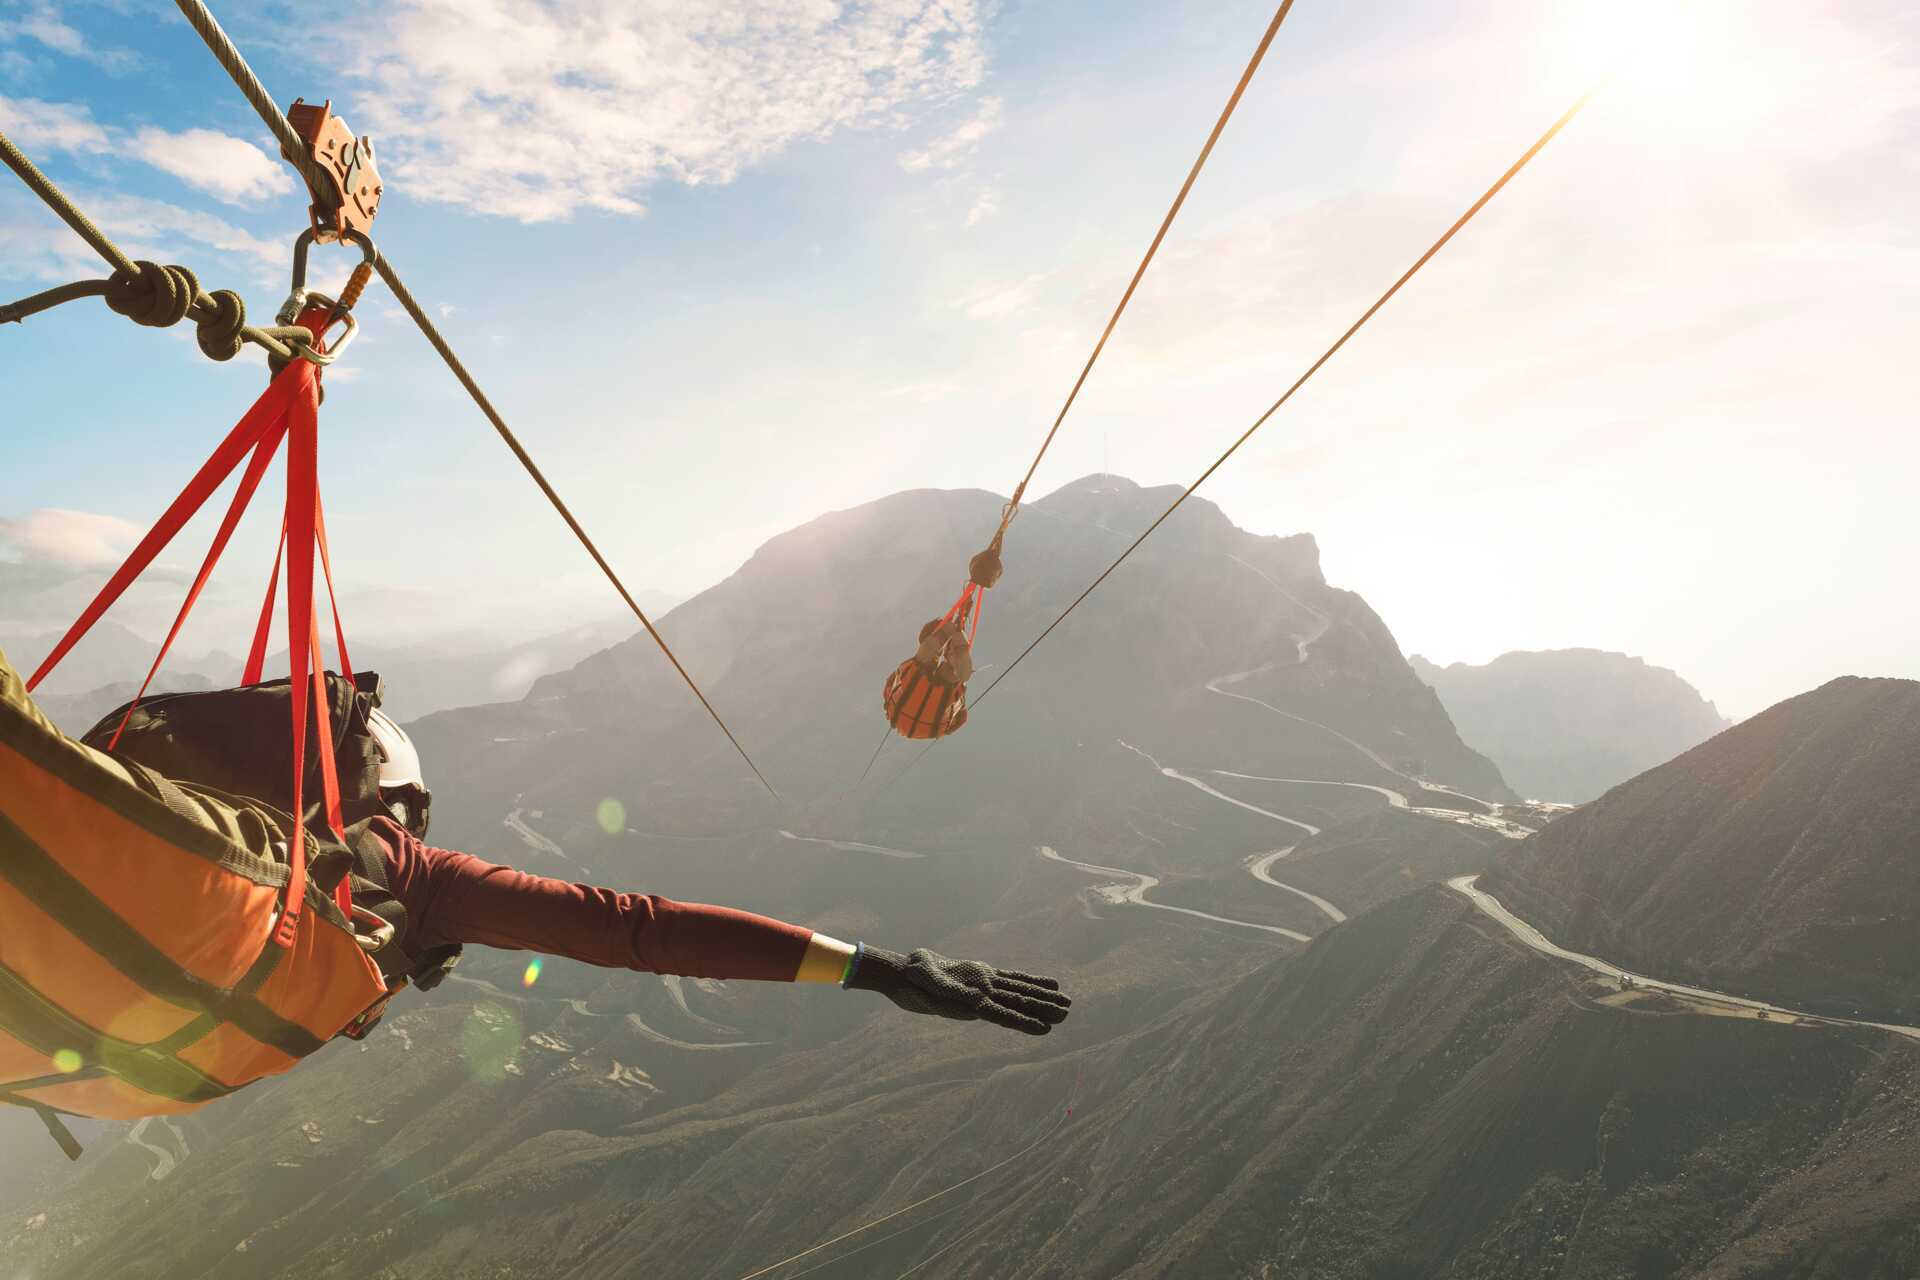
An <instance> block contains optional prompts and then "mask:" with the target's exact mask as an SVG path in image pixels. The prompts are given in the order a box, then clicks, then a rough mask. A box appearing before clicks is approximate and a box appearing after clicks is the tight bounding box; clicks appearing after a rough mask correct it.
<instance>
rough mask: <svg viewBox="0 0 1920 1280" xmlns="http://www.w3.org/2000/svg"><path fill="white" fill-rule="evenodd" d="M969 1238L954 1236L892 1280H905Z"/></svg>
mask: <svg viewBox="0 0 1920 1280" xmlns="http://www.w3.org/2000/svg"><path fill="white" fill-rule="evenodd" d="M969 1238H970V1237H968V1236H964V1235H959V1236H955V1237H954V1238H953V1239H952V1240H949V1241H948V1242H947V1243H946V1244H943V1245H941V1246H940V1247H939V1248H938V1249H935V1250H934V1251H933V1252H932V1253H930V1254H928V1255H927V1256H926V1257H924V1258H922V1259H920V1261H918V1262H916V1263H914V1264H913V1265H912V1266H910V1267H908V1268H907V1269H906V1270H905V1271H902V1272H901V1273H900V1274H899V1275H897V1276H895V1277H894V1278H893V1280H907V1277H908V1276H910V1275H912V1274H913V1273H914V1272H916V1271H918V1270H919V1269H920V1268H922V1267H924V1266H926V1265H927V1264H928V1263H929V1262H934V1261H936V1260H938V1259H939V1257H940V1256H941V1255H942V1254H944V1253H946V1252H947V1251H949V1250H951V1249H953V1248H955V1247H956V1246H958V1245H960V1244H962V1243H964V1242H965V1241H966V1240H968V1239H969Z"/></svg>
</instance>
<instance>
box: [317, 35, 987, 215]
mask: <svg viewBox="0 0 1920 1280" xmlns="http://www.w3.org/2000/svg"><path fill="white" fill-rule="evenodd" d="M988 7H989V6H988V4H987V3H985V2H984V0H864V2H861V0H856V2H854V3H846V4H827V3H809V4H796V3H793V2H792V0H733V2H732V3H726V4H714V5H705V6H689V5H681V4H650V5H644V6H637V5H630V4H615V3H610V2H608V0H405V2H403V3H399V4H395V5H392V6H388V7H386V8H384V9H382V10H378V11H372V10H370V11H368V12H367V16H366V21H367V22H371V23H374V24H376V29H375V30H374V31H373V32H371V33H367V32H365V31H363V30H362V29H360V28H358V27H356V38H355V39H354V41H353V43H352V44H351V46H350V47H348V46H345V45H343V46H342V47H341V50H340V55H339V56H340V60H341V63H342V65H343V66H347V67H351V68H353V69H355V70H364V74H365V75H366V76H367V78H368V79H369V80H370V81H371V82H372V87H373V88H374V89H375V90H376V92H375V93H373V94H371V95H369V97H368V99H367V104H366V107H365V108H364V110H365V111H366V119H365V123H364V124H359V122H358V121H356V124H358V125H359V127H361V128H365V129H368V130H369V131H371V132H373V133H375V134H377V135H379V136H380V137H381V139H382V140H383V142H385V143H386V146H387V149H386V152H385V155H386V156H387V157H388V158H389V162H390V163H391V165H392V168H393V173H394V176H395V177H396V179H397V180H401V181H404V182H405V184H406V186H407V189H408V190H409V191H410V192H412V193H413V194H414V195H416V196H420V197H424V198H428V199H436V200H442V201H446V202H449V203H452V204H458V205H464V206H466V207H468V208H472V209H476V210H478V211H480V212H483V213H489V214H498V215H503V216H506V217H512V218H519V219H522V220H526V221H541V220H548V219H556V218H565V217H569V216H571V215H572V214H574V213H576V212H578V211H580V210H582V209H601V210H607V211H611V212H615V213H626V214H633V213H639V212H641V211H642V210H643V207H644V206H643V197H644V193H645V191H646V190H647V188H648V187H650V186H652V185H654V184H657V183H661V182H681V183H686V184H689V185H700V184H713V183H725V182H728V181H731V180H732V179H733V178H734V177H735V176H736V175H737V174H738V173H739V172H740V171H741V170H742V169H744V168H746V167H747V166H749V165H752V164H754V163H755V162H757V161H760V160H763V159H765V158H767V157H768V156H771V155H773V154H775V153H777V152H779V151H780V150H782V149H783V148H785V147H787V146H790V145H792V144H794V143H797V142H803V141H811V140H818V139H822V138H825V137H827V136H828V135H830V134H832V133H834V132H836V131H839V130H843V129H854V128H868V127H897V126H900V125H903V124H905V123H907V122H908V121H910V120H911V119H912V118H913V115H914V113H915V112H916V110H917V109H921V108H924V107H925V106H927V105H929V104H936V103H940V102H945V101H951V100H952V99H954V98H955V97H956V96H958V95H960V94H963V93H965V92H966V91H968V90H970V89H973V88H974V87H975V86H977V85H978V84H979V83H980V80H981V78H982V76H983V74H984V70H985V62H986V53H985V49H984V42H983V40H982V29H983V27H984V24H985V20H986V10H987V8H988ZM370 49H373V50H379V51H380V53H379V55H378V56H377V57H376V58H375V60H374V62H373V64H372V66H371V68H370V69H364V68H363V65H362V62H361V59H363V58H364V57H365V56H366V54H367V51H368V50H370ZM389 139H390V140H391V141H390V142H389V141H387V140H389Z"/></svg>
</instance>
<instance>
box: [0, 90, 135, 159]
mask: <svg viewBox="0 0 1920 1280" xmlns="http://www.w3.org/2000/svg"><path fill="white" fill-rule="evenodd" d="M0 124H4V125H5V126H6V130H7V134H8V136H10V137H11V138H12V139H13V140H14V142H15V143H16V144H17V145H19V146H21V147H23V148H25V149H26V150H28V151H65V152H70V153H72V154H74V155H99V154H103V153H105V152H109V151H112V150H114V149H115V148H114V144H113V140H112V137H111V135H110V134H109V133H108V131H107V129H106V127H105V126H104V125H102V124H100V123H98V122H97V121H95V120H94V118H93V113H92V112H91V111H89V110H88V109H87V108H86V107H85V106H84V105H83V104H80V103H71V102H42V101H40V100H39V99H37V98H9V97H6V96H4V95H0Z"/></svg>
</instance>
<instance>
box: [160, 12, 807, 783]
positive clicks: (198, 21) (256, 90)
mask: <svg viewBox="0 0 1920 1280" xmlns="http://www.w3.org/2000/svg"><path fill="white" fill-rule="evenodd" d="M175 3H176V4H177V5H178V7H179V9H180V12H181V13H182V14H184V15H186V19H187V21H188V22H189V23H191V24H192V26H193V29H194V30H195V31H197V32H198V33H199V34H200V38H201V39H202V40H203V41H205V42H206V46H207V48H208V49H209V50H211V51H212V53H213V56H214V57H215V59H217V60H218V61H219V63H220V65H221V66H222V67H223V68H225V70H226V72H227V74H228V75H229V76H230V77H232V79H233V82H234V84H235V85H237V86H238V87H239V89H240V92H241V93H243V94H245V95H246V98H247V101H248V102H250V103H252V104H253V109H254V110H255V111H256V112H258V113H259V115H260V118H261V120H263V121H265V122H266V125H267V128H268V129H269V130H271V131H272V132H273V135H274V136H275V137H276V138H278V139H279V140H280V146H281V148H282V150H284V151H285V152H286V154H287V156H288V157H289V159H290V160H291V161H292V163H293V165H294V167H295V168H297V169H298V170H299V171H300V174H301V176H302V177H304V178H306V179H307V184H308V186H310V187H312V188H313V189H314V190H316V191H324V190H326V189H327V184H326V181H325V175H324V173H323V172H322V171H321V170H320V168H319V167H318V166H317V165H316V164H315V163H314V161H313V158H312V157H311V156H310V155H308V154H307V147H306V143H305V142H304V141H302V139H301V138H300V135H299V134H298V133H296V132H295V131H294V128H293V125H292V124H291V123H290V122H289V121H288V120H287V118H286V116H285V115H284V114H282V112H281V110H280V106H279V104H278V103H276V102H275V101H274V100H273V97H272V95H270V94H269V93H268V92H267V90H266V86H264V85H262V84H261V83H260V79H259V77H258V76H255V75H254V74H253V69H252V68H251V67H249V66H248V65H247V60H246V59H245V58H244V57H242V56H241V53H240V51H239V49H237V48H236V47H234V43H233V41H232V40H231V39H229V38H228V36H227V33H226V32H225V31H224V30H222V29H221V27H220V24H219V22H217V21H216V20H215V19H214V16H213V14H212V13H211V12H209V11H208V9H207V6H206V5H205V4H203V3H202V2H201V0H175ZM374 268H375V270H377V271H378V272H379V273H380V278H381V279H382V280H385V281H386V282H387V287H388V288H389V289H391V290H393V296H394V297H395V298H397V299H398V300H399V302H400V305H401V306H402V307H403V308H405V309H406V312H407V314H408V315H409V316H412V317H413V322H414V324H416V325H417V326H419V329H420V332H421V334H422V335H424V336H425V338H426V339H427V341H428V343H430V344H431V345H432V347H433V349H434V350H435V351H437V352H439V353H440V358H441V359H442V360H443V361H445V362H446V366H447V368H448V369H450V370H451V371H452V372H453V376H454V377H455V378H457V379H459V381H460V385H461V386H463V387H465V388H466V389H467V394H468V395H469V396H471V397H473V402H474V404H476V405H477V406H479V409H480V412H481V413H483V414H485V415H486V418H487V421H488V422H491V423H492V424H493V429H494V430H495V431H497V432H498V433H499V435H500V438H501V439H502V440H503V441H505V442H506V445H507V448H508V449H510V450H512V451H513V456H514V457H515V458H517V459H519V462H520V465H521V467H523V468H524V469H525V470H526V473H527V474H528V475H529V476H530V477H532V479H533V482H534V483H535V484H536V485H538V486H539V487H540V492H542V493H544V494H545V495H546V496H547V501H548V502H550V503H552V504H553V509H554V510H555V511H557V512H559V513H560V518H561V519H562V520H564V521H566V524H567V527H568V528H569V529H571V530H572V531H573V536H574V537H576V538H578V539H579V540H580V545H581V546H583V547H585V548H586V550H587V554H588V555H589V556H591V557H593V562H594V563H595V564H596V565H598V566H600V572H602V573H603V574H605V575H606V577H607V581H608V582H611V583H612V584H613V589H614V590H615V591H617V592H618V593H619V595H620V599H621V600H622V601H624V602H625V603H626V606H627V608H628V609H630V610H632V611H633V616H634V617H636V618H638V619H639V620H640V625H641V626H642V627H644V628H645V629H646V632H647V634H648V635H649V636H651V637H652V638H653V642H654V643H655V644H656V645H658V646H659V647H660V652H661V653H663V654H665V655H666V657H667V661H668V662H670V663H672V664H673V669H674V670H675V671H676V672H678V673H679V674H680V678H681V679H682V680H684V681H685V682H686V685H687V688H689V689H691V690H693V696H694V697H696V698H698V699H699V700H700V705H701V706H702V707H704V708H705V709H706V712H707V714H708V715H709V716H711V717H712V718H713V722H714V723H715V724H717V725H719V726H720V732H722V733H724V734H726V735H727V741H728V742H730V743H732V744H733V749H734V750H735V751H737V752H739V753H740V758H741V759H742V760H744V761H746V762H747V768H749V769H751V770H753V776H754V777H756V778H758V779H759V780H760V785H761V786H763V787H765V788H766V789H767V794H768V795H770V796H772V797H773V798H774V799H775V800H778V799H779V798H780V793H779V792H778V791H775V790H774V789H773V784H772V783H771V782H768V781H767V777H766V775H765V774H763V773H761V772H760V766H759V765H757V764H755V763H754V762H753V757H752V756H750V755H748V754H747V749H746V748H745V747H743V746H741V745H740V740H739V739H738V738H736V737H734V736H733V730H732V729H729V728H728V727H727V722H726V721H725V720H722V719H721V718H720V713H719V712H718V711H716V710H714V708H713V704H712V703H711V702H709V701H707V695H706V694H704V693H702V692H701V691H700V686H699V685H698V684H696V683H695V682H694V679H693V677H692V676H691V675H689V674H688V673H687V669H686V668H685V667H684V666H682V665H680V659H679V658H678V657H676V656H674V652H673V650H672V649H671V648H670V647H669V646H668V645H667V642H666V639H665V637H663V636H662V635H661V634H660V632H659V631H658V629H656V628H655V627H654V625H653V620H652V619H651V618H649V617H647V614H646V611H645V610H643V609H642V608H641V607H640V605H639V602H638V601H636V600H635V599H634V598H633V594H632V593H631V592H629V591H628V590H627V587H626V584H625V583H623V582H621V581H620V575H619V574H617V573H615V572H614V570H613V566H612V565H611V564H609V563H607V559H606V557H605V556H603V555H601V554H600V548H599V547H597V546H595V545H594V542H593V539H592V538H591V537H589V536H588V535H587V531H586V529H585V528H583V527H582V526H581V524H580V522H579V521H578V520H577V519H575V518H574V514H573V512H572V511H571V510H569V509H568V507H567V504H566V503H565V502H564V501H563V500H562V499H561V497H560V495H559V493H558V492H557V491H555V489H554V487H553V485H551V484H550V483H548V481H547V477H546V476H545V474H544V473H542V472H541V470H540V468H539V466H538V465H536V464H535V463H534V460H533V457H532V456H531V455H530V454H528V452H527V451H526V449H525V448H524V447H523V446H522V445H521V443H520V441H519V439H518V437H516V436H515V435H514V434H513V430H512V429H511V428H510V427H508V426H507V423H506V420H505V419H504V418H502V417H501V416H500V413H499V411H498V410H497V409H495V408H494V407H493V402H492V401H491V400H489V399H487V395H486V393H485V392H484V391H482V390H481V389H480V384H479V383H477V382H475V381H474V380H473V375H472V374H470V373H468V372H467V367H466V365H464V364H462V363H461V361H460V357H459V356H457V355H455V354H454V351H453V348H452V347H451V346H449V345H447V340H446V339H445V338H443V337H441V336H440V330H439V329H438V328H436V327H435V326H434V323H433V321H431V320H429V319H428V318H427V313H426V311H425V310H424V309H422V307H421V306H420V304H419V303H418V302H417V301H415V299H414V296H413V294H412V293H411V292H410V291H408V289H407V287H406V285H405V284H404V283H402V282H401V279H400V275H399V273H398V272H397V271H395V270H394V267H393V263H391V262H390V261H388V260H387V256H386V255H385V254H380V255H379V256H378V258H377V259H376V261H375V263H374Z"/></svg>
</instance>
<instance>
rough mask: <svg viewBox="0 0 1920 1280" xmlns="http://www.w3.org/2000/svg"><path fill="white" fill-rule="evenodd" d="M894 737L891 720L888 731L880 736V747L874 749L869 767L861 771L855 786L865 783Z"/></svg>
mask: <svg viewBox="0 0 1920 1280" xmlns="http://www.w3.org/2000/svg"><path fill="white" fill-rule="evenodd" d="M892 737H893V721H891V720H889V721H887V731H886V732H885V733H883V734H881V735H880V745H879V746H877V747H875V748H874V749H873V754H872V755H871V756H869V757H867V767H866V768H864V769H862V770H861V771H860V781H859V782H856V783H854V784H853V785H854V786H856V787H858V786H859V785H860V783H861V782H865V781H866V780H867V775H868V774H870V773H872V772H873V766H874V765H876V764H878V763H879V761H880V753H881V752H882V751H885V750H886V749H887V743H888V741H890V740H891V739H892Z"/></svg>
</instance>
